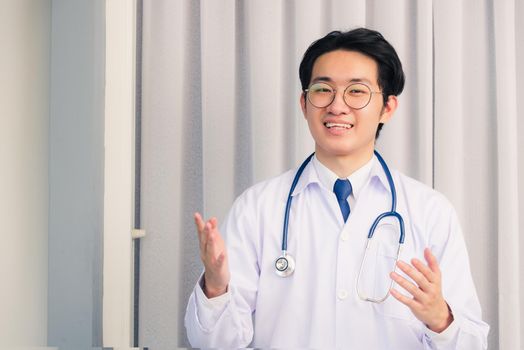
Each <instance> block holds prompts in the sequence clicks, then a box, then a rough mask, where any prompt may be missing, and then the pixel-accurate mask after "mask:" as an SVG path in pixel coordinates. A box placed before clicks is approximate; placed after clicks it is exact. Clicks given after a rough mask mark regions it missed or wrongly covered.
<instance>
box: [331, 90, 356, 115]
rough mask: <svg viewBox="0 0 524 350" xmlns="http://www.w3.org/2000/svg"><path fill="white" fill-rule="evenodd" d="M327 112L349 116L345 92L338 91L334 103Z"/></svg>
mask: <svg viewBox="0 0 524 350" xmlns="http://www.w3.org/2000/svg"><path fill="white" fill-rule="evenodd" d="M327 111H328V112H329V113H331V114H333V115H340V114H348V113H349V111H350V108H349V106H348V105H347V104H346V102H345V101H344V91H337V92H336V94H335V98H334V99H333V102H331V104H330V105H329V106H327Z"/></svg>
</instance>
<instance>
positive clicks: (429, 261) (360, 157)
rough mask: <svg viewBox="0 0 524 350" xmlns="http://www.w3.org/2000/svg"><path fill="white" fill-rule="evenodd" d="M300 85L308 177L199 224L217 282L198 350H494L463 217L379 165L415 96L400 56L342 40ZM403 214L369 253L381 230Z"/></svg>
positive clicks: (329, 42) (335, 36) (334, 35)
mask: <svg viewBox="0 0 524 350" xmlns="http://www.w3.org/2000/svg"><path fill="white" fill-rule="evenodd" d="M300 80H301V83H302V90H303V92H302V94H301V96H300V104H301V107H302V112H303V114H304V117H305V119H306V121H307V123H308V126H309V129H310V132H311V135H312V136H313V139H314V140H315V155H314V156H313V157H312V159H311V161H309V162H308V163H305V165H304V167H301V169H300V170H299V172H300V171H302V172H301V174H299V175H298V176H297V170H292V171H289V172H287V173H285V174H283V175H281V176H279V177H276V178H274V179H271V180H268V181H265V182H263V183H260V184H257V185H255V186H253V187H251V188H250V189H248V190H247V191H245V192H244V193H243V194H242V195H241V196H240V197H239V198H238V199H237V200H236V201H235V203H234V205H233V207H232V209H231V211H230V213H229V215H228V216H227V218H226V220H225V221H224V224H223V225H222V226H221V229H220V231H219V229H218V223H217V220H216V219H215V218H212V219H210V220H208V221H207V222H204V220H203V219H202V217H201V216H200V214H198V213H197V214H195V223H196V226H197V231H198V237H199V240H200V252H201V259H202V261H203V263H204V267H205V272H204V274H203V276H202V278H201V279H200V281H199V282H198V283H197V285H196V286H195V289H194V292H193V293H192V295H191V297H190V299H189V303H188V307H187V311H186V318H185V323H186V328H187V334H188V338H189V341H190V342H191V344H192V345H193V346H196V347H224V348H238V347H246V346H248V345H249V344H251V343H252V345H253V346H255V347H267V348H282V347H299V348H323V347H337V348H356V349H485V348H486V347H487V339H486V338H487V333H488V329H489V327H488V325H487V324H485V323H484V322H482V320H481V310H480V305H479V302H478V298H477V296H476V292H475V288H474V285H473V281H472V278H471V273H470V269H469V262H468V256H467V251H466V247H465V244H464V240H463V237H462V233H461V230H460V227H459V223H458V220H457V216H456V214H455V211H454V210H453V208H452V206H451V205H450V204H449V202H448V201H447V200H446V199H445V198H444V197H443V196H442V195H441V194H439V193H437V192H436V191H434V190H432V189H431V188H428V187H427V186H425V185H423V184H421V183H419V182H417V181H415V180H413V179H410V178H408V177H406V176H405V175H403V174H401V173H399V172H395V171H394V172H392V175H391V176H389V175H388V172H389V170H388V169H387V166H386V165H383V164H382V159H381V158H380V156H379V155H375V154H374V147H375V138H376V137H377V136H378V133H379V131H380V128H381V127H382V125H383V124H384V123H387V122H388V121H389V120H390V119H391V117H392V116H393V113H394V112H395V110H396V108H397V104H398V101H397V95H399V94H400V93H401V92H402V89H403V87H404V73H403V71H402V66H401V63H400V60H399V58H398V56H397V54H396V52H395V50H394V48H393V47H392V46H391V45H390V44H389V43H388V42H387V41H386V40H385V39H384V38H383V37H382V35H381V34H380V33H378V32H376V31H372V30H368V29H363V28H360V29H355V30H352V31H349V32H344V33H341V32H331V33H329V34H328V35H326V36H325V37H324V38H321V39H319V40H318V41H316V42H314V43H313V44H312V45H311V46H310V47H309V48H308V50H307V51H306V53H305V54H304V58H303V60H302V62H301V65H300ZM294 180H295V181H294ZM293 182H295V186H292V184H293ZM393 186H394V187H393ZM290 189H291V190H290ZM289 192H291V200H292V202H290V204H289V209H290V211H289V215H288V216H287V218H288V227H289V232H288V234H287V237H284V238H283V235H282V225H283V224H282V223H283V222H284V220H285V218H286V215H285V211H286V204H287V203H288V200H289V199H288V193H289ZM394 202H396V204H394ZM395 207H396V212H398V213H399V215H398V216H396V215H393V214H391V215H389V214H388V215H386V216H387V217H386V218H384V220H381V221H379V222H378V224H377V225H376V230H375V234H374V235H373V239H372V240H371V242H372V243H370V244H369V247H368V248H366V246H367V242H368V233H369V232H370V227H371V226H372V225H373V223H374V222H375V220H376V218H377V217H378V216H379V215H381V214H382V213H390V212H392V211H394V210H395ZM398 217H401V218H398ZM401 225H403V226H404V235H403V236H404V240H403V241H404V243H403V244H402V251H401V254H400V260H399V262H398V263H397V269H396V272H392V270H393V268H394V266H395V261H396V257H397V252H398V247H399V240H400V226H401ZM373 226H374V225H373ZM222 235H223V236H222ZM222 237H225V239H226V240H227V244H226V243H225V241H224V239H223V238H222ZM283 241H284V242H285V243H287V247H286V246H285V244H284V245H283ZM277 258H278V259H277ZM275 272H276V273H275ZM391 281H394V282H395V284H394V287H393V288H391V290H390V283H391ZM388 292H389V293H390V295H389V297H388ZM384 298H385V299H384Z"/></svg>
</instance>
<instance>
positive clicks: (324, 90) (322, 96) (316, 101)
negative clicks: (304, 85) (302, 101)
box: [307, 83, 335, 108]
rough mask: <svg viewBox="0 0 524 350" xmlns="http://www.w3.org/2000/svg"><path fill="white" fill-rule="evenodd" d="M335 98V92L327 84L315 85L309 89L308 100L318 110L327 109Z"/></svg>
mask: <svg viewBox="0 0 524 350" xmlns="http://www.w3.org/2000/svg"><path fill="white" fill-rule="evenodd" d="M334 98H335V90H334V89H333V88H332V87H331V86H330V85H328V84H326V83H315V84H313V85H311V86H310V87H309V89H308V94H307V99H308V100H309V102H311V104H312V105H313V106H315V107H318V108H324V107H327V106H329V105H330V104H331V102H333V99H334Z"/></svg>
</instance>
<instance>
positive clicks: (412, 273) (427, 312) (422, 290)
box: [391, 248, 453, 333]
mask: <svg viewBox="0 0 524 350" xmlns="http://www.w3.org/2000/svg"><path fill="white" fill-rule="evenodd" d="M424 259H426V262H427V263H428V264H427V265H425V264H424V263H423V262H422V261H420V260H418V259H412V260H411V264H412V265H409V264H407V263H405V262H403V261H399V262H398V263H397V266H398V267H399V268H400V269H401V270H402V271H403V272H404V273H405V274H406V275H408V276H409V277H411V279H413V281H415V283H416V284H414V283H413V282H411V281H409V280H407V279H406V278H404V277H402V276H401V275H399V274H398V273H395V272H391V278H392V279H393V280H394V281H395V282H396V283H397V284H398V285H399V286H401V287H402V288H403V289H404V290H406V291H407V292H408V293H409V294H411V295H412V296H413V298H409V297H407V296H405V295H403V294H401V293H400V292H399V291H397V290H395V289H392V290H391V295H393V296H394V297H395V298H396V299H397V300H398V301H400V302H401V303H403V304H405V305H406V306H407V307H409V308H410V309H411V312H413V314H414V315H415V317H416V318H418V319H419V320H420V321H422V322H424V324H426V326H427V327H428V328H429V329H431V330H432V331H434V332H437V333H440V332H442V331H444V330H445V329H446V328H447V327H448V326H449V325H450V324H451V322H452V321H453V315H452V314H451V312H450V309H449V307H448V304H447V303H446V301H445V300H444V297H443V296H442V276H441V272H440V268H439V266H438V262H437V259H436V258H435V256H434V255H433V254H432V253H431V250H429V249H428V248H426V249H424Z"/></svg>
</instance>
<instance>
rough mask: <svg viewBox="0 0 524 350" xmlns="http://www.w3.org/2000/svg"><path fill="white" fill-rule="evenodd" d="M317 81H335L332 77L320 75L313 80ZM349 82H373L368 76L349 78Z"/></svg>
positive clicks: (313, 81) (312, 81)
mask: <svg viewBox="0 0 524 350" xmlns="http://www.w3.org/2000/svg"><path fill="white" fill-rule="evenodd" d="M316 82H328V83H331V82H333V79H331V78H330V77H322V76H320V77H316V78H315V79H313V80H311V83H316ZM348 83H368V84H370V85H372V84H373V83H372V82H371V81H370V80H369V79H366V78H353V79H350V80H348Z"/></svg>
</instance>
